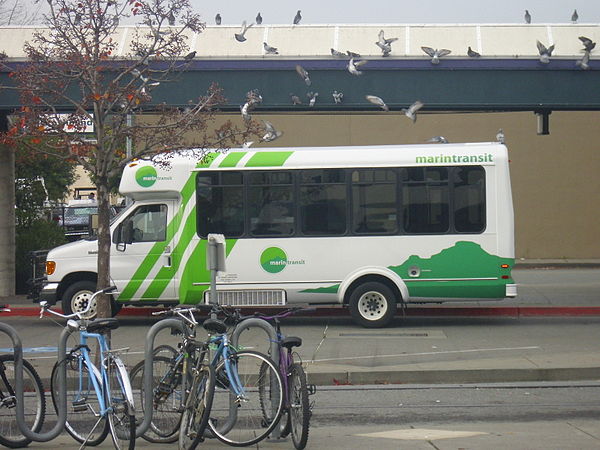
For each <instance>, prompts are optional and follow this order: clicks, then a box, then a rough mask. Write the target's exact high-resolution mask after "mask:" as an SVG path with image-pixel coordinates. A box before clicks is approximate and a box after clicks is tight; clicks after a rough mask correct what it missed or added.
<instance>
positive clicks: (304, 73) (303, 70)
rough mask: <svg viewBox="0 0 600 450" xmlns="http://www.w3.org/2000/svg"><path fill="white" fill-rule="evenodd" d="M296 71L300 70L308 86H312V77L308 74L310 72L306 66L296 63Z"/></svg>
mask: <svg viewBox="0 0 600 450" xmlns="http://www.w3.org/2000/svg"><path fill="white" fill-rule="evenodd" d="M296 72H298V75H300V78H302V79H303V80H304V82H305V83H306V85H307V86H310V84H311V81H310V78H309V76H308V72H307V71H306V70H305V69H304V67H302V66H301V65H300V64H297V65H296Z"/></svg>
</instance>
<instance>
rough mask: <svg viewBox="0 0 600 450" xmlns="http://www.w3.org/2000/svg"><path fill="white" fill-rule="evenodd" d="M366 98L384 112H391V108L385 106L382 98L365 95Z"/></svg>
mask: <svg viewBox="0 0 600 450" xmlns="http://www.w3.org/2000/svg"><path fill="white" fill-rule="evenodd" d="M365 98H366V99H367V100H368V101H370V102H371V103H373V104H374V105H377V106H379V107H380V108H381V109H383V110H384V111H389V110H390V108H388V105H386V104H385V102H384V101H383V99H382V98H380V97H377V96H376V95H365Z"/></svg>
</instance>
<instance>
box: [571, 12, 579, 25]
mask: <svg viewBox="0 0 600 450" xmlns="http://www.w3.org/2000/svg"><path fill="white" fill-rule="evenodd" d="M578 20H579V14H577V10H575V11H573V14H571V22H573V23H577V21H578Z"/></svg>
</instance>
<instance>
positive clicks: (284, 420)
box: [258, 353, 290, 438]
mask: <svg viewBox="0 0 600 450" xmlns="http://www.w3.org/2000/svg"><path fill="white" fill-rule="evenodd" d="M283 357H285V358H288V355H287V353H285V354H282V355H281V356H280V358H283ZM280 364H281V362H280ZM267 370H270V368H269V365H268V364H267V363H266V362H263V363H262V365H261V366H260V376H259V379H260V380H261V383H259V385H258V393H259V395H260V406H261V407H262V413H263V419H264V420H265V423H271V421H272V420H273V411H272V409H271V407H270V404H271V402H270V400H269V396H270V392H271V390H270V388H269V383H270V380H269V377H268V376H266V374H267ZM282 370H283V369H282V368H281V366H280V367H279V373H281V374H282V375H281V379H282V381H283V389H284V391H285V389H287V388H288V386H287V382H288V380H287V379H286V378H285V376H284V375H283V373H282ZM284 372H285V371H284ZM285 398H286V396H284V400H285ZM287 403H289V401H287V402H285V403H284V405H283V410H282V411H281V417H280V418H279V426H278V427H277V428H276V432H275V436H273V437H275V438H284V437H286V436H287V435H288V434H290V416H289V414H288V412H289V411H288V410H289V408H288V405H287Z"/></svg>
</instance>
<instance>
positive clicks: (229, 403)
mask: <svg viewBox="0 0 600 450" xmlns="http://www.w3.org/2000/svg"><path fill="white" fill-rule="evenodd" d="M229 361H230V364H231V366H232V368H233V369H234V370H235V371H236V373H237V375H238V377H239V380H240V383H241V385H242V386H243V388H244V390H245V393H246V396H247V398H246V399H245V400H244V401H238V400H237V398H236V395H235V393H233V392H232V389H230V382H229V378H228V377H227V374H226V368H225V367H226V366H225V360H221V361H219V363H218V364H217V367H216V369H215V375H216V383H215V395H214V399H213V406H212V411H211V414H210V419H209V421H208V428H209V430H210V433H209V435H211V436H214V437H216V438H217V439H219V440H220V441H221V442H224V443H226V444H228V445H231V446H234V447H242V446H247V445H253V444H255V443H257V442H259V441H261V440H262V439H264V438H266V437H267V436H268V435H269V433H271V431H273V429H274V428H275V427H276V426H277V423H278V421H279V418H280V416H281V412H282V409H283V382H282V379H281V374H280V373H279V370H278V368H277V366H276V365H275V363H274V362H273V360H272V359H271V358H269V357H268V356H266V355H263V354H262V353H259V352H255V351H251V350H244V351H241V352H237V353H232V354H231V355H230V356H229ZM264 363H266V365H267V366H268V370H266V369H265V368H264V367H263V364H264ZM265 367H266V366H265ZM261 368H262V369H261ZM264 377H268V379H269V380H270V381H269V383H266V381H265V379H266V378H264ZM261 383H264V387H265V389H268V392H267V393H265V392H263V393H262V395H261V393H260V392H259V387H260V386H261ZM265 399H268V400H269V401H270V402H271V410H272V414H271V415H270V419H271V420H270V421H267V420H265V415H264V413H263V411H264V409H265V405H264V404H263V403H264V401H265ZM232 416H235V417H232Z"/></svg>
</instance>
